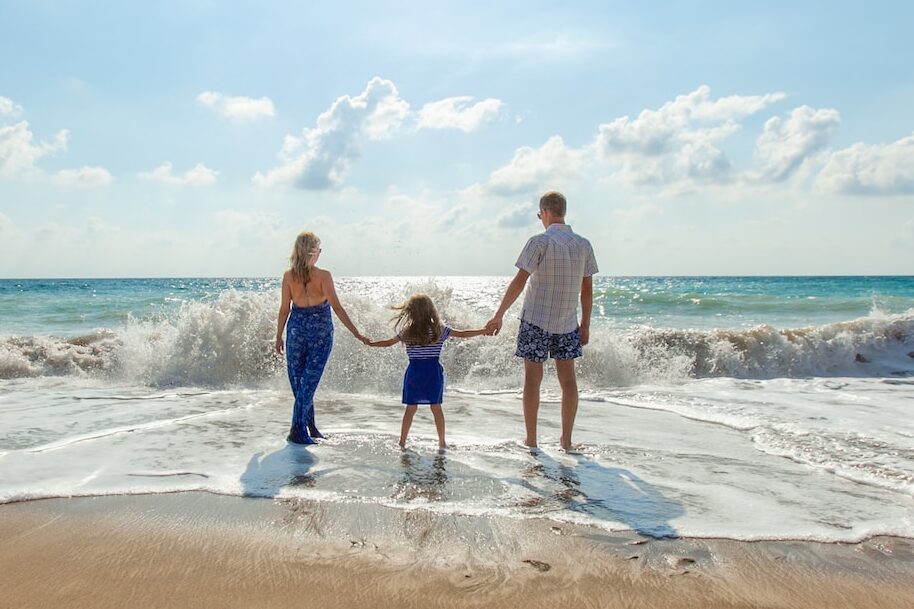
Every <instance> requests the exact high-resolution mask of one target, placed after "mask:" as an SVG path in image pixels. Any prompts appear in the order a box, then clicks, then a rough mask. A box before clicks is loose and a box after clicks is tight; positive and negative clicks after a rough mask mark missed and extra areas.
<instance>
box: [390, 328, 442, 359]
mask: <svg viewBox="0 0 914 609" xmlns="http://www.w3.org/2000/svg"><path fill="white" fill-rule="evenodd" d="M450 335H451V329H450V328H449V327H448V326H444V329H443V330H442V331H441V336H439V337H438V340H437V341H435V342H433V343H432V344H430V345H412V344H410V343H407V342H406V341H403V344H404V345H406V355H408V356H409V359H410V360H414V359H438V358H439V357H440V356H441V348H442V347H444V341H446V340H447V337H448V336H450ZM397 336H400V335H399V334H398V335H397ZM400 340H403V337H402V336H400Z"/></svg>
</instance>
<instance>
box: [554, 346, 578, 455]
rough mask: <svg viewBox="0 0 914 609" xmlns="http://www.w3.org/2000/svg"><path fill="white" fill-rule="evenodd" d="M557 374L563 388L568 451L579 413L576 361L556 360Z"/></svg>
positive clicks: (565, 434) (564, 421) (564, 433)
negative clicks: (575, 418)
mask: <svg viewBox="0 0 914 609" xmlns="http://www.w3.org/2000/svg"><path fill="white" fill-rule="evenodd" d="M555 372H556V374H557V375H558V377H559V385H561V387H562V448H564V449H565V450H568V449H570V448H571V432H572V430H573V429H574V417H575V415H577V413H578V380H577V378H576V376H575V371H574V360H573V359H557V360H555Z"/></svg>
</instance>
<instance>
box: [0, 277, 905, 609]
mask: <svg viewBox="0 0 914 609" xmlns="http://www.w3.org/2000/svg"><path fill="white" fill-rule="evenodd" d="M505 283H506V278H497V277H494V278H493V277H472V278H433V279H422V278H343V279H342V280H340V285H341V289H340V293H341V299H343V300H344V302H346V304H347V307H348V309H349V311H350V314H351V315H352V317H353V319H354V320H356V323H357V324H358V325H359V326H360V328H364V330H365V332H366V333H367V334H369V335H370V336H372V337H374V338H381V337H385V336H386V335H387V333H389V332H390V331H391V329H390V326H389V309H385V307H386V306H388V305H389V304H391V303H394V302H398V301H400V300H401V299H402V298H403V297H405V296H406V295H408V294H410V293H412V292H415V291H423V292H426V293H429V294H431V295H432V297H433V299H434V300H435V301H436V303H437V305H438V307H439V310H440V311H441V313H442V316H443V317H444V319H445V320H446V322H447V323H449V324H450V325H452V326H453V327H457V328H473V327H478V326H479V325H481V324H483V323H484V322H485V320H486V319H487V316H488V315H489V314H490V313H491V310H492V308H493V306H494V302H495V301H497V298H498V294H499V291H500V290H501V289H502V288H503V286H504V284H505ZM595 283H596V287H595V302H594V321H593V326H592V340H591V344H590V345H588V346H587V348H586V349H585V354H584V357H583V358H582V359H581V360H580V363H579V366H578V370H579V385H580V390H581V401H580V405H579V410H578V419H577V422H576V427H575V436H574V438H573V441H574V443H575V446H574V450H572V451H570V452H566V451H563V450H561V449H560V448H559V445H558V440H559V392H558V387H557V383H556V381H555V378H554V371H553V370H552V368H551V367H549V366H547V370H546V381H545V382H544V386H543V400H542V406H541V411H540V426H539V434H540V446H539V449H538V450H533V451H532V450H530V449H529V448H527V447H525V446H523V445H522V443H521V442H520V439H521V430H522V417H521V399H520V393H519V390H518V388H519V386H520V383H521V378H522V377H521V373H520V366H519V363H518V361H517V360H516V358H515V357H514V356H513V341H514V339H515V336H516V325H515V324H516V317H512V321H510V322H509V321H508V320H506V325H505V330H504V332H503V333H502V334H501V335H500V336H498V337H494V338H490V337H479V338H473V339H450V340H449V341H448V342H447V343H446V345H445V347H444V351H443V353H442V363H443V365H444V368H445V370H446V376H447V387H446V391H445V401H444V412H445V416H446V420H447V425H448V427H447V438H448V444H449V448H448V449H447V450H446V451H444V452H443V453H442V452H439V451H438V450H437V439H436V437H435V432H434V426H433V424H432V421H431V416H430V413H429V412H427V411H425V410H420V411H419V413H418V414H417V415H416V419H415V422H414V424H413V429H412V432H411V435H410V439H409V442H408V445H407V450H405V451H403V450H400V448H399V447H398V446H397V437H398V435H399V426H400V419H401V415H402V406H401V404H400V396H399V390H400V384H401V381H402V374H403V369H404V365H405V355H404V353H403V352H402V350H400V349H384V350H369V349H366V348H365V347H363V346H362V345H361V344H360V343H358V341H356V340H355V339H354V338H353V337H352V336H350V335H349V334H348V333H347V332H346V331H345V329H342V328H340V327H337V329H336V335H335V345H334V351H333V355H332V356H331V360H330V363H329V364H328V367H327V370H326V373H325V375H324V379H323V381H322V383H321V387H320V389H319V391H318V394H317V397H316V414H317V420H318V423H319V425H320V427H321V429H322V431H323V432H324V434H325V435H326V438H325V439H323V440H321V441H320V443H319V444H318V445H316V446H309V447H300V446H294V445H289V444H287V443H286V442H285V439H284V438H285V435H286V433H287V431H288V426H289V417H290V415H291V392H290V390H289V387H288V381H287V379H286V378H285V371H284V369H283V366H282V361H281V360H280V359H279V358H277V357H276V356H275V355H274V354H273V353H272V333H273V332H274V328H275V314H276V298H277V292H276V287H277V286H276V285H275V281H274V282H271V281H270V280H223V279H219V280H98V281H93V280H85V281H81V282H80V281H69V280H68V281H61V282H54V281H34V282H14V281H0V329H2V332H0V334H2V336H0V587H2V589H3V590H4V594H5V596H4V601H3V606H10V607H17V608H18V607H44V606H52V605H54V604H57V605H65V606H68V607H81V606H84V607H106V606H111V607H115V606H116V607H121V606H124V605H125V604H127V603H139V604H142V605H145V606H151V607H183V606H188V605H190V604H196V605H202V606H213V607H272V606H276V607H279V606H290V605H292V606H318V605H320V606H322V607H335V606H340V607H351V606H353V605H355V604H356V603H359V604H366V603H367V604H368V605H370V606H397V607H435V606H442V607H462V606H465V607H515V606H517V607H521V606H523V607H545V606H554V605H555V604H556V603H560V602H561V603H570V604H571V605H572V606H582V607H591V606H592V607H638V606H644V607H823V608H826V607H827V608H834V607H854V608H859V607H879V608H880V609H885V608H893V607H899V608H900V607H910V606H912V605H914V590H912V586H911V584H910V583H909V582H911V581H914V578H912V577H911V576H912V575H914V573H912V564H914V559H912V552H914V501H912V495H914V426H912V423H911V417H910V409H911V407H912V397H911V395H912V393H911V387H912V386H914V378H912V377H914V356H912V355H911V353H914V307H912V306H911V305H912V303H914V279H911V278H886V279H873V278H845V279H835V278H812V279H803V278H771V279H734V278H723V279H714V278H691V279H689V278H686V279H676V278H673V279H670V278H655V279H650V278H648V279H644V278H635V279H624V278H623V279H616V278H598V280H597V281H596V282H595ZM874 294H875V295H874ZM24 299H31V301H33V302H36V303H38V304H37V305H36V307H35V309H34V310H32V311H31V313H30V314H29V315H30V316H31V317H30V316H29V315H23V313H22V309H21V307H22V302H23V301H24ZM45 302H53V303H54V305H53V306H48V307H47V309H46V310H45V309H44V308H43V307H45V305H44V304H42V303H45ZM512 315H515V316H516V311H515V310H512V311H511V312H509V316H512ZM804 320H805V321H804Z"/></svg>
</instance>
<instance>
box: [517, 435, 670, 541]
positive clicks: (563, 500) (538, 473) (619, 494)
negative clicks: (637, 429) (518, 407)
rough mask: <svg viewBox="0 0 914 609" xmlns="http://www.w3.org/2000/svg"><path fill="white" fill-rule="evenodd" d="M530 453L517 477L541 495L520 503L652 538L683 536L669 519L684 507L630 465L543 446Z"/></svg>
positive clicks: (525, 485)
mask: <svg viewBox="0 0 914 609" xmlns="http://www.w3.org/2000/svg"><path fill="white" fill-rule="evenodd" d="M531 458H532V462H531V463H530V464H529V465H528V466H527V467H526V468H525V470H524V471H523V473H522V474H521V476H522V477H521V478H520V479H519V480H514V482H517V483H518V484H519V485H520V486H522V487H524V488H526V489H528V490H531V491H533V492H534V493H536V495H537V496H534V497H532V498H530V499H527V500H525V501H523V502H521V507H524V508H528V509H532V510H534V511H542V512H544V513H548V512H551V511H559V510H570V511H572V512H578V513H581V514H587V515H588V516H590V517H592V518H596V519H599V520H604V521H611V522H618V523H620V524H622V525H624V526H625V527H627V528H630V529H632V530H633V531H635V532H637V533H638V534H640V535H644V536H647V537H653V538H657V539H661V538H675V537H679V533H678V532H677V531H676V529H675V528H674V527H673V526H672V525H671V524H670V521H671V520H673V519H674V518H676V517H678V516H681V515H682V514H684V513H685V508H684V507H683V506H682V504H681V503H678V502H676V501H673V500H671V499H669V498H667V497H665V496H664V495H663V493H661V492H660V491H659V490H657V489H656V488H655V487H653V486H651V485H650V484H648V483H647V482H645V481H644V480H642V479H641V478H639V477H638V476H636V475H635V474H634V473H632V472H630V471H629V470H627V469H623V468H620V467H605V466H603V465H600V464H599V463H598V462H597V461H596V460H595V459H594V458H593V457H588V456H586V455H581V454H575V453H568V454H565V455H562V457H560V458H561V459H562V461H561V462H559V461H557V460H555V459H553V458H552V457H550V456H549V455H547V454H545V453H544V452H542V451H534V452H532V453H531Z"/></svg>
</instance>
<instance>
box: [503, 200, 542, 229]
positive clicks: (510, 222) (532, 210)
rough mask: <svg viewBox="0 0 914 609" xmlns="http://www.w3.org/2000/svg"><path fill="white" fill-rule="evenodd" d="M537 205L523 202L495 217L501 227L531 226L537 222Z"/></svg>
mask: <svg viewBox="0 0 914 609" xmlns="http://www.w3.org/2000/svg"><path fill="white" fill-rule="evenodd" d="M536 210H537V206H536V205H533V204H532V203H521V204H519V205H514V206H512V207H509V208H508V209H506V210H505V211H503V212H502V213H501V214H499V215H498V217H497V218H496V219H495V224H496V226H498V227H499V228H505V229H509V230H510V229H515V228H529V227H530V226H531V225H533V224H535V223H536V222H537V219H536Z"/></svg>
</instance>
